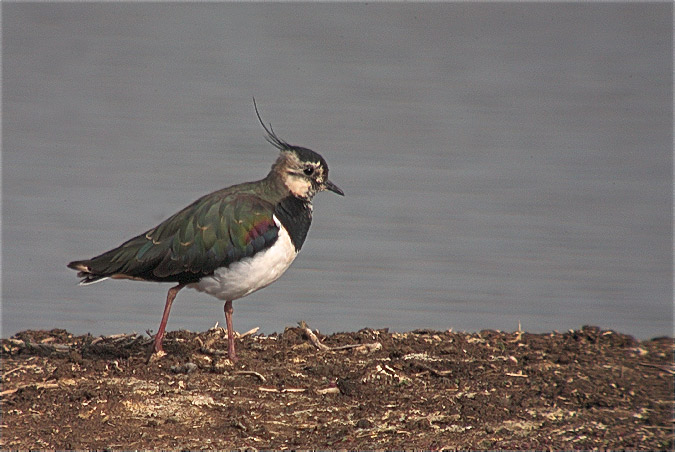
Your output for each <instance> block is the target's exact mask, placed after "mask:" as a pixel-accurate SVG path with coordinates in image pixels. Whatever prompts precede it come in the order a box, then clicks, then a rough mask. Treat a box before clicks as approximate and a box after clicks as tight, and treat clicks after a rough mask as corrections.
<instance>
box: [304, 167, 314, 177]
mask: <svg viewBox="0 0 675 452" xmlns="http://www.w3.org/2000/svg"><path fill="white" fill-rule="evenodd" d="M303 173H305V175H306V176H311V175H312V174H314V167H311V166H307V167H305V169H304V170H303Z"/></svg>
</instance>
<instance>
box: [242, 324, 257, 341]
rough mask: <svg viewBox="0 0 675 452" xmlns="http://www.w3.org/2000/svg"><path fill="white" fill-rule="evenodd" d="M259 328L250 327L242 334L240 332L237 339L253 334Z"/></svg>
mask: <svg viewBox="0 0 675 452" xmlns="http://www.w3.org/2000/svg"><path fill="white" fill-rule="evenodd" d="M259 329H260V327H259V326H256V327H255V328H251V329H250V330H248V331H247V332H245V333H244V334H240V335H239V339H243V338H245V337H246V336H252V335H254V334H255V333H257V332H258V330H259Z"/></svg>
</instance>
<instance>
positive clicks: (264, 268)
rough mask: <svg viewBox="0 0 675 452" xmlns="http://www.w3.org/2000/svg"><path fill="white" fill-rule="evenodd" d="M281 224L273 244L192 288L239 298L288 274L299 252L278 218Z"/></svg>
mask: <svg viewBox="0 0 675 452" xmlns="http://www.w3.org/2000/svg"><path fill="white" fill-rule="evenodd" d="M274 222H275V223H276V224H277V226H279V237H278V238H277V241H276V242H274V245H272V247H270V248H268V249H266V250H265V251H261V252H259V253H257V254H256V255H255V256H253V257H247V258H244V259H242V260H240V261H239V262H235V263H234V264H231V265H230V266H229V267H221V268H218V269H216V271H215V272H214V273H213V276H207V277H205V278H202V279H201V280H200V281H199V282H196V283H193V284H190V285H189V286H188V287H192V288H193V289H197V290H198V291H200V292H206V293H208V294H209V295H213V296H214V297H216V298H219V299H221V300H236V299H237V298H241V297H245V296H246V295H248V294H250V293H253V292H255V291H256V290H260V289H262V288H263V287H267V286H269V285H270V284H272V283H273V282H274V281H276V280H277V279H279V277H280V276H281V275H283V274H284V272H285V271H286V270H288V267H290V266H291V263H292V262H293V260H294V259H295V256H297V255H298V253H297V251H296V250H295V247H294V246H293V243H292V242H291V238H290V236H289V235H288V232H286V229H284V227H283V226H281V223H280V222H279V220H277V218H276V217H274Z"/></svg>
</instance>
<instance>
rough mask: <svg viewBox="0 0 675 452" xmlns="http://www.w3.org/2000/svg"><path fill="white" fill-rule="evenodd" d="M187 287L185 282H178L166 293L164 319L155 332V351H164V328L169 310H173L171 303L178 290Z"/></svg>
mask: <svg viewBox="0 0 675 452" xmlns="http://www.w3.org/2000/svg"><path fill="white" fill-rule="evenodd" d="M183 287H185V284H178V285H177V286H174V287H172V288H171V289H169V293H167V294H166V305H165V306H164V315H162V321H161V322H160V324H159V330H157V334H155V346H154V347H153V349H154V352H155V353H159V352H163V351H164V349H162V341H163V340H164V330H165V329H166V322H167V321H168V320H169V311H171V304H172V303H173V300H174V298H176V294H178V291H179V290H181V289H182V288H183Z"/></svg>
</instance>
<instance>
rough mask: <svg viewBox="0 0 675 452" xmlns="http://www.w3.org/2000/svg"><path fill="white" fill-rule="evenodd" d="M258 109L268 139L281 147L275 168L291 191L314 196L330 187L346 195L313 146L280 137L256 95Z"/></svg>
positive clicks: (304, 195) (335, 191)
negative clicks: (265, 119)
mask: <svg viewBox="0 0 675 452" xmlns="http://www.w3.org/2000/svg"><path fill="white" fill-rule="evenodd" d="M253 105H254V106H255V112H256V114H257V115H258V120H259V121H260V124H261V125H262V126H263V128H264V129H265V132H267V136H266V138H267V141H269V142H270V143H271V144H272V145H273V146H274V147H276V148H277V149H279V151H280V153H279V158H277V161H276V162H274V165H272V172H273V173H274V174H276V175H277V176H278V177H279V178H280V179H281V181H282V182H283V184H284V185H285V186H286V188H287V189H288V191H289V192H290V193H291V194H292V195H293V196H295V197H297V198H301V199H306V200H311V199H312V198H313V197H314V195H315V194H317V193H318V192H320V191H324V190H330V191H332V192H333V193H337V194H338V195H341V196H344V192H343V191H342V190H341V189H340V187H338V186H337V185H335V184H334V183H333V182H331V181H330V180H328V164H327V163H326V160H325V159H324V158H323V157H321V155H319V154H318V153H316V152H314V151H312V150H311V149H307V148H303V147H300V146H294V145H291V144H288V143H287V142H285V141H284V140H282V139H280V138H279V137H278V136H277V135H276V134H275V133H274V130H273V129H272V125H270V127H269V129H268V128H267V127H266V126H265V123H263V121H262V119H261V118H260V113H258V107H257V105H256V104H255V99H253Z"/></svg>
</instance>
